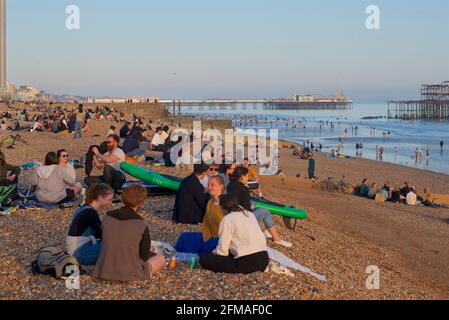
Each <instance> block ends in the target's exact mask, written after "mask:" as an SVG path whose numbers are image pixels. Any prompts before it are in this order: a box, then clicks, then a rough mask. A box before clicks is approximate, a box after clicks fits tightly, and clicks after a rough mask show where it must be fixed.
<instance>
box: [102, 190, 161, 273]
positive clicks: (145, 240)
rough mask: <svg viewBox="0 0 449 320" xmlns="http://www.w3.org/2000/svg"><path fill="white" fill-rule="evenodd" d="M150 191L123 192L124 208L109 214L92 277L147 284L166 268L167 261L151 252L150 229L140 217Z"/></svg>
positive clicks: (103, 225)
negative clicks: (146, 282)
mask: <svg viewBox="0 0 449 320" xmlns="http://www.w3.org/2000/svg"><path fill="white" fill-rule="evenodd" d="M146 198H147V190H146V189H145V188H144V187H142V186H139V185H132V186H130V187H128V188H126V189H125V190H124V191H123V193H122V201H123V203H124V207H122V208H120V209H118V210H114V211H110V212H108V213H107V215H106V218H104V220H103V223H102V244H101V251H100V256H99V257H98V260H97V263H96V265H95V269H94V271H93V276H95V277H97V278H99V279H102V280H109V281H146V280H150V279H151V278H152V277H153V276H154V275H155V274H156V273H158V272H159V271H160V270H163V269H164V268H165V263H166V261H165V258H164V257H163V256H159V255H156V254H155V253H153V252H151V251H150V249H151V236H150V227H149V225H148V223H146V222H145V221H144V220H143V218H142V217H141V216H140V215H139V211H140V209H141V208H142V205H143V203H144V201H145V199H146Z"/></svg>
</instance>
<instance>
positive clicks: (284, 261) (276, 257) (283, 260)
mask: <svg viewBox="0 0 449 320" xmlns="http://www.w3.org/2000/svg"><path fill="white" fill-rule="evenodd" d="M268 257H269V258H270V260H273V261H275V262H278V263H279V264H280V265H281V266H284V267H287V268H290V269H294V270H298V271H301V272H303V273H306V274H308V275H311V276H312V277H314V278H315V279H318V280H320V281H323V282H326V277H325V276H323V275H320V274H318V273H315V272H313V271H312V270H310V269H309V268H307V267H304V266H302V265H300V264H299V263H297V262H295V261H293V260H292V259H290V258H288V257H286V256H285V255H284V254H282V253H281V252H279V251H277V250H275V249H272V248H268Z"/></svg>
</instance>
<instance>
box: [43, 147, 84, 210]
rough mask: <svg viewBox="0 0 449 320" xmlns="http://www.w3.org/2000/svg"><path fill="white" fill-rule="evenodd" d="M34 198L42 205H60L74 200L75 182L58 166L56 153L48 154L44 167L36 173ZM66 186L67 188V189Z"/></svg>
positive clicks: (64, 169)
mask: <svg viewBox="0 0 449 320" xmlns="http://www.w3.org/2000/svg"><path fill="white" fill-rule="evenodd" d="M36 173H37V179H36V181H35V183H34V184H35V185H36V198H37V200H38V201H39V202H40V203H43V204H49V205H53V204H62V203H65V202H70V201H73V200H75V198H76V194H77V193H78V190H77V186H76V180H75V179H74V178H73V176H72V175H70V174H69V172H68V171H67V169H66V168H64V167H62V166H60V165H59V159H58V156H57V154H56V152H49V153H47V155H46V157H45V165H43V166H40V167H39V168H38V169H37V171H36ZM67 186H68V187H67Z"/></svg>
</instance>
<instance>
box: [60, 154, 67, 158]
mask: <svg viewBox="0 0 449 320" xmlns="http://www.w3.org/2000/svg"><path fill="white" fill-rule="evenodd" d="M61 157H62V158H68V157H69V155H68V154H63V155H61Z"/></svg>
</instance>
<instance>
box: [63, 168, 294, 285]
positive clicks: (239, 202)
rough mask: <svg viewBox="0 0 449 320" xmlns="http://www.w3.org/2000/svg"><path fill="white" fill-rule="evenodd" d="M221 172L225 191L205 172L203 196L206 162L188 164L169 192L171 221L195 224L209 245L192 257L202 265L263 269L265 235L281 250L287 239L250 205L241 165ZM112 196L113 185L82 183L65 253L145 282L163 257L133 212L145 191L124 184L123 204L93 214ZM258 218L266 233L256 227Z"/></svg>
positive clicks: (110, 274)
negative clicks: (204, 182)
mask: <svg viewBox="0 0 449 320" xmlns="http://www.w3.org/2000/svg"><path fill="white" fill-rule="evenodd" d="M229 170H230V171H229V172H230V173H231V179H230V182H229V184H228V186H227V188H226V187H225V181H224V179H223V178H222V177H221V176H220V175H211V176H210V177H209V179H208V183H207V185H208V192H207V194H206V192H205V189H204V187H203V185H202V184H201V182H200V181H201V180H203V179H204V177H205V176H206V175H207V174H208V172H209V166H208V165H205V164H199V165H195V167H194V172H193V174H192V175H191V176H189V177H187V178H186V179H184V180H183V182H182V184H181V188H180V189H179V191H178V193H177V196H176V201H175V214H174V217H173V218H174V219H175V221H177V222H179V223H186V224H191V223H194V222H195V223H202V235H203V240H204V241H205V242H210V241H212V242H213V243H215V245H214V249H213V250H210V252H205V253H203V254H202V255H201V257H200V260H199V263H200V264H201V266H202V267H203V268H204V269H207V270H211V271H214V272H224V273H243V274H248V273H253V272H258V271H264V270H265V269H266V267H267V266H268V252H267V243H266V238H272V239H273V240H274V241H275V243H277V244H281V245H284V246H287V247H290V246H291V243H288V242H286V241H283V240H281V239H280V238H279V235H278V233H277V232H276V229H275V226H274V222H273V219H272V217H271V215H270V213H269V212H268V211H265V210H261V209H254V207H253V206H251V204H250V198H249V190H248V188H247V187H246V185H245V183H246V181H247V180H246V179H247V176H248V170H247V169H246V168H244V167H236V168H234V169H229ZM226 191H227V192H226ZM113 197H114V189H113V188H111V187H110V186H109V185H107V184H104V183H100V184H98V183H94V184H92V185H91V186H90V187H89V189H88V190H87V192H86V197H85V204H84V205H83V206H81V207H80V208H79V209H77V210H76V211H75V213H74V214H73V217H72V219H71V221H70V224H69V227H68V234H67V238H66V248H67V252H68V253H69V254H71V255H73V256H74V257H75V258H76V259H77V260H78V262H79V263H80V264H81V265H95V268H94V271H93V275H94V276H95V277H98V278H100V279H103V280H113V281H140V280H148V279H150V278H151V277H152V276H154V275H155V274H156V273H157V272H159V271H161V270H163V269H164V268H165V267H166V266H167V265H168V261H167V259H166V258H164V257H163V256H161V255H157V254H156V253H154V252H152V251H151V235H150V226H149V225H148V224H147V223H146V222H145V221H144V219H143V218H142V217H141V216H140V215H139V211H140V209H141V208H142V205H143V203H144V201H145V199H146V197H147V191H146V189H145V188H144V187H142V186H140V185H131V186H129V187H127V188H126V189H125V190H124V191H123V192H122V194H121V198H122V202H123V207H122V208H120V209H118V210H113V211H109V212H107V213H106V217H105V218H104V219H103V221H101V219H100V216H99V212H100V211H102V210H105V209H107V208H108V207H109V206H110V205H111V202H112V199H113ZM191 213H193V214H191ZM196 214H198V215H199V216H198V217H196V216H195V215H196ZM195 218H198V219H196V220H195ZM191 219H194V220H191ZM260 221H263V223H264V225H265V226H266V228H267V230H268V231H265V232H263V231H262V229H261V227H260Z"/></svg>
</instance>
